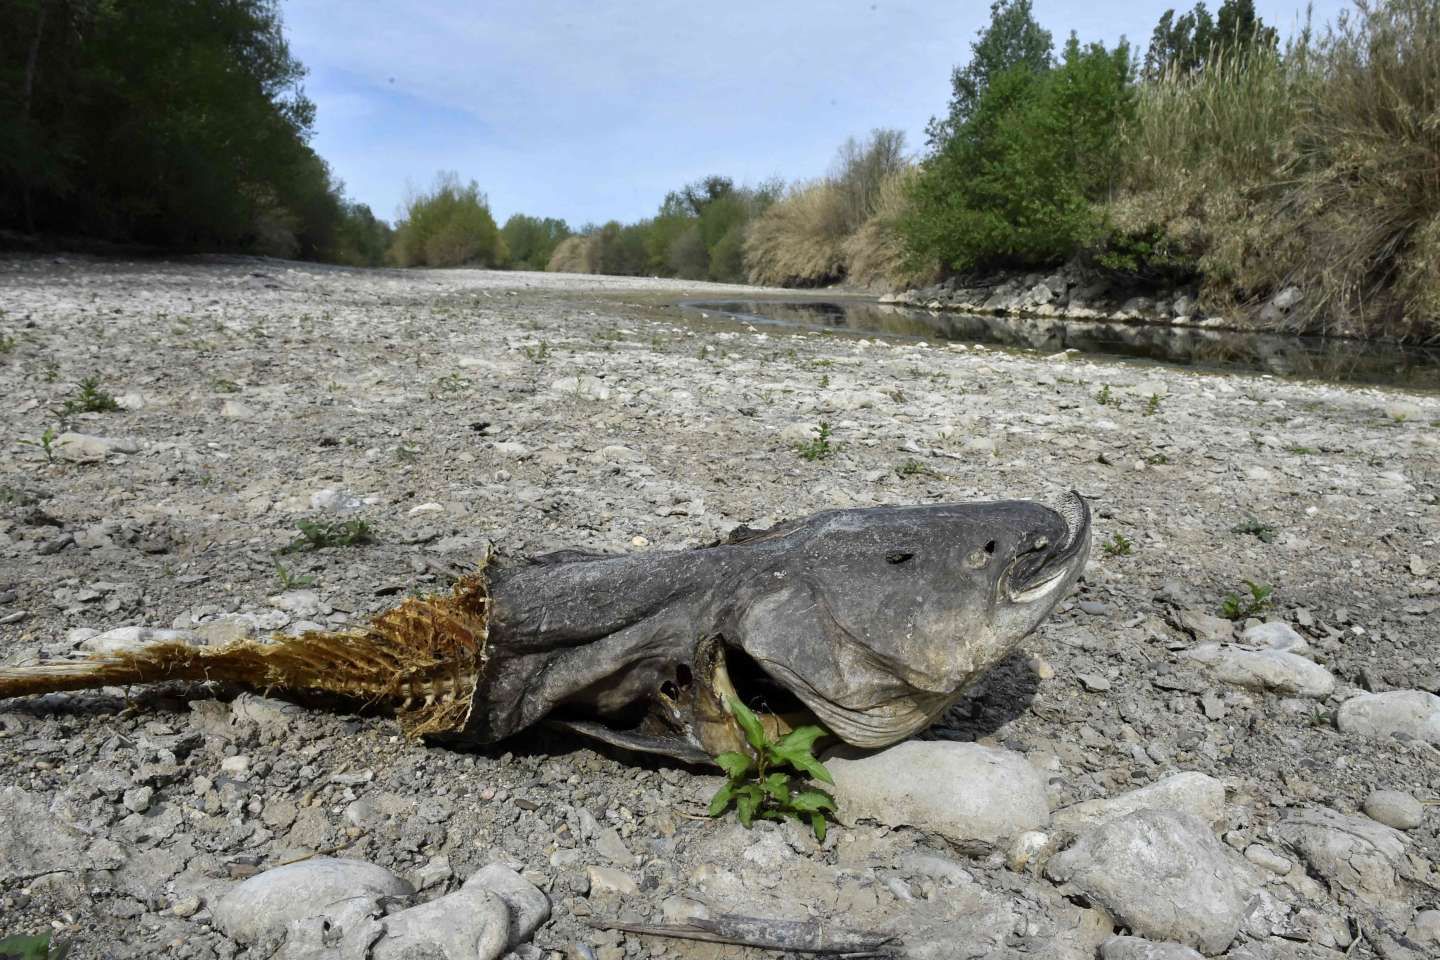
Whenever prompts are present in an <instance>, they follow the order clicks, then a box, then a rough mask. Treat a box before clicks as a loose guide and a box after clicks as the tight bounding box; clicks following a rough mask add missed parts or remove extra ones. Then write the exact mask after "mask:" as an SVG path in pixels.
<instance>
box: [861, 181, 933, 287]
mask: <svg viewBox="0 0 1440 960" xmlns="http://www.w3.org/2000/svg"><path fill="white" fill-rule="evenodd" d="M916 172H917V171H916V170H915V168H914V167H907V168H905V169H902V170H899V171H897V172H894V173H891V174H890V175H889V176H887V177H886V178H885V179H884V181H883V182H882V183H881V184H880V188H879V190H878V191H877V194H876V196H875V199H874V204H873V210H874V212H873V213H872V214H871V215H870V218H869V219H867V220H866V221H865V222H864V223H862V224H861V225H860V229H858V230H856V231H855V232H854V233H852V234H851V235H850V236H849V237H847V238H846V239H845V242H844V244H843V252H844V255H845V275H846V277H847V278H848V279H849V280H850V281H851V282H852V283H854V284H857V285H860V286H864V287H889V288H895V287H905V286H919V285H921V284H925V283H929V282H931V281H932V280H934V279H935V276H934V271H933V270H932V269H927V268H923V267H916V266H914V265H913V264H912V263H910V262H909V258H907V256H906V248H905V238H904V236H903V235H902V234H901V232H900V223H901V220H902V219H903V218H904V216H905V212H906V209H907V205H908V204H909V195H910V185H911V183H912V181H913V180H914V179H915V175H916Z"/></svg>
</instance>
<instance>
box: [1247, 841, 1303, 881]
mask: <svg viewBox="0 0 1440 960" xmlns="http://www.w3.org/2000/svg"><path fill="white" fill-rule="evenodd" d="M1245 859H1246V860H1249V861H1250V862H1251V863H1253V864H1255V866H1257V867H1259V868H1261V869H1262V870H1269V871H1270V872H1271V873H1275V874H1279V875H1280V876H1282V877H1283V876H1285V874H1287V873H1289V872H1290V868H1291V867H1293V866H1295V864H1293V863H1291V862H1290V861H1289V860H1286V859H1285V858H1284V857H1282V856H1280V854H1278V853H1276V852H1275V851H1274V850H1271V849H1270V848H1269V847H1267V846H1265V845H1264V844H1261V843H1252V844H1250V846H1248V847H1246V848H1245Z"/></svg>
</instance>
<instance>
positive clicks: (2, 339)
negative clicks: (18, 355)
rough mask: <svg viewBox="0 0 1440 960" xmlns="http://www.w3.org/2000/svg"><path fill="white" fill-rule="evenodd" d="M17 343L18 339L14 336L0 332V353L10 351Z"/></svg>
mask: <svg viewBox="0 0 1440 960" xmlns="http://www.w3.org/2000/svg"><path fill="white" fill-rule="evenodd" d="M19 343H20V341H19V340H17V339H15V338H14V337H12V336H10V335H8V334H4V333H0V353H9V352H11V351H12V350H14V349H15V347H16V346H17V345H18V344H19Z"/></svg>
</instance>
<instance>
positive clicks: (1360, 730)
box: [1335, 690, 1440, 745]
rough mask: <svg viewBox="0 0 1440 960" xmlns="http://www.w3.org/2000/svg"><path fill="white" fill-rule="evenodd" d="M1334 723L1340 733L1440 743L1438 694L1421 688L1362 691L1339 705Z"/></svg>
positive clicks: (1439, 701)
mask: <svg viewBox="0 0 1440 960" xmlns="http://www.w3.org/2000/svg"><path fill="white" fill-rule="evenodd" d="M1335 725H1336V726H1338V727H1339V728H1340V731H1341V732H1342V733H1351V734H1355V735H1357V736H1362V737H1393V736H1395V735H1396V734H1397V733H1398V734H1403V735H1404V736H1407V737H1409V738H1411V739H1412V740H1424V741H1425V742H1426V743H1433V744H1436V745H1440V697H1437V696H1436V695H1435V694H1433V693H1428V692H1426V691H1424V690H1390V691H1387V692H1385V693H1362V694H1359V695H1358V696H1354V697H1351V698H1350V699H1349V700H1346V701H1345V702H1344V703H1342V704H1341V705H1340V709H1339V710H1338V711H1337V712H1336V715H1335Z"/></svg>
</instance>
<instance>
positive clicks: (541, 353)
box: [520, 340, 550, 363]
mask: <svg viewBox="0 0 1440 960" xmlns="http://www.w3.org/2000/svg"><path fill="white" fill-rule="evenodd" d="M520 352H521V353H523V354H525V357H526V359H527V360H531V361H533V362H534V363H544V362H545V361H546V360H549V359H550V342H549V341H548V340H541V341H540V342H539V343H538V344H536V345H535V346H533V347H522V348H521V350H520Z"/></svg>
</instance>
